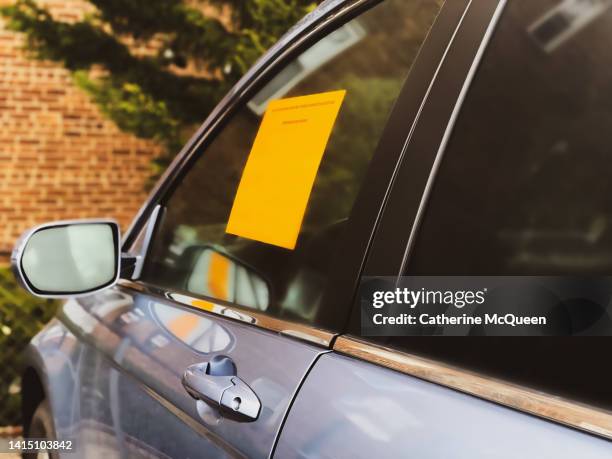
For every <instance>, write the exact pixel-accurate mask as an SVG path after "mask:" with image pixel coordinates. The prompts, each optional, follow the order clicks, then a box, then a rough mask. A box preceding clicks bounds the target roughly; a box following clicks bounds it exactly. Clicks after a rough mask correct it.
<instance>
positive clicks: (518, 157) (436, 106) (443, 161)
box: [276, 0, 612, 458]
mask: <svg viewBox="0 0 612 459" xmlns="http://www.w3.org/2000/svg"><path fill="white" fill-rule="evenodd" d="M579 3H580V2H577V3H576V2H529V1H524V0H514V1H509V2H499V3H497V2H478V1H474V2H472V4H471V6H470V8H469V9H468V11H467V13H466V15H465V17H464V19H463V21H462V24H461V25H460V26H459V28H458V30H457V34H456V36H455V39H454V40H453V43H452V44H451V46H450V47H449V50H448V52H447V53H446V57H445V59H444V62H443V64H442V66H441V68H440V71H439V73H438V75H437V78H436V80H435V81H434V82H433V84H432V91H431V94H430V96H429V100H428V102H427V103H426V105H425V106H424V107H423V110H422V113H421V116H420V118H419V120H418V123H417V126H416V128H415V130H414V133H413V135H412V138H411V139H410V141H409V143H408V146H407V148H406V153H405V155H404V157H403V162H402V165H401V166H400V171H399V172H398V174H397V178H396V181H395V184H394V186H393V190H392V192H391V195H390V197H389V200H388V201H387V203H386V206H385V210H384V215H383V217H382V218H381V222H380V224H379V226H378V229H377V232H376V234H375V236H374V239H373V243H372V246H371V248H370V253H369V255H368V260H367V263H366V265H365V268H364V272H363V275H364V277H367V276H393V278H394V279H396V278H397V277H398V276H399V275H403V276H483V275H489V276H499V275H505V276H513V275H521V276H535V275H538V276H543V275H567V276H608V275H609V264H610V257H609V255H608V254H609V252H608V250H610V245H609V244H610V239H609V237H608V231H607V230H608V223H607V222H608V220H609V218H610V217H609V215H610V210H611V209H610V206H609V200H608V199H607V196H608V195H609V193H608V191H609V190H608V188H609V180H608V178H607V176H608V170H609V168H610V165H611V163H610V156H609V154H608V151H609V148H608V146H609V144H610V139H609V137H610V134H609V130H608V129H607V126H608V119H609V116H610V106H609V104H607V102H606V101H607V100H608V99H607V97H606V96H605V95H606V94H609V93H610V91H611V90H612V85H611V84H610V79H609V78H608V73H609V72H608V70H609V67H610V66H609V60H610V57H609V56H610V55H609V53H608V52H607V51H604V48H605V47H606V46H607V45H606V43H607V40H609V37H610V30H612V29H611V27H610V25H611V22H612V12H611V11H610V10H609V9H608V8H603V9H593V8H592V7H593V6H594V5H595V4H593V3H586V2H585V3H582V4H581V5H580V6H579V7H578V8H577V9H576V10H572V11H573V14H571V15H570V14H568V11H569V10H568V9H571V7H572V6H575V5H577V4H579ZM472 8H477V10H472ZM470 10H471V11H472V12H473V13H475V14H472V13H471V12H470ZM476 11H477V13H476ZM560 18H562V19H563V20H560ZM549 21H551V22H549ZM576 21H580V24H581V27H577V24H578V22H576ZM604 37H607V39H604ZM604 56H605V57H604ZM449 96H451V97H449ZM444 100H446V104H444ZM570 107H571V108H570ZM417 162H418V163H419V164H420V165H418V164H417ZM595 222H600V223H598V224H595ZM589 235H590V236H589ZM600 280H601V277H600ZM602 285H603V284H599V285H598V293H599V294H601V295H603V297H604V298H607V297H606V295H608V291H607V290H606V289H605V288H601V286H602ZM574 300H575V301H574V302H571V301H569V302H567V304H566V305H565V306H566V307H567V309H566V310H565V313H566V317H565V318H564V319H565V320H563V321H560V323H558V324H555V327H551V328H547V329H543V330H539V331H540V333H541V334H542V335H556V336H532V337H527V336H514V337H513V336H491V335H496V334H511V333H512V332H511V331H508V329H505V330H502V333H500V330H499V329H487V328H484V329H483V328H482V327H478V326H473V327H467V329H466V330H465V331H464V332H463V333H462V334H465V335H468V336H453V337H451V336H433V335H445V334H450V333H448V330H445V328H444V327H443V326H438V327H430V328H428V329H427V328H423V329H416V330H410V331H407V332H406V333H405V335H407V336H384V337H372V336H367V333H364V329H363V328H362V323H364V321H362V320H363V319H362V316H361V313H362V310H361V305H360V304H355V307H354V310H353V314H352V317H351V322H350V325H349V327H348V330H347V333H346V334H344V335H342V336H340V337H338V338H337V339H336V340H335V342H334V346H333V349H334V352H332V353H328V354H326V355H324V356H322V357H321V358H320V359H318V360H317V362H316V363H315V366H314V367H313V369H312V370H311V371H310V373H309V374H308V377H307V379H306V381H305V382H304V384H303V386H302V388H301V390H300V392H299V394H298V396H297V398H296V400H295V402H294V404H293V405H292V409H291V412H290V414H289V416H288V419H287V421H286V423H285V426H284V428H283V431H282V434H281V438H280V440H279V443H278V446H277V449H276V454H277V456H278V457H283V458H292V457H334V458H338V457H351V458H353V457H357V458H360V457H363V458H367V457H374V456H375V457H419V458H438V457H466V458H468V457H469V458H474V457H476V458H479V457H496V458H506V457H507V458H514V457H534V458H535V457H537V458H573V457H581V458H586V457H588V458H605V457H610V455H611V453H612V444H611V443H610V439H611V438H612V413H611V410H612V399H611V392H610V387H611V383H612V374H611V372H610V366H609V365H608V364H607V353H606V352H605V351H602V350H604V349H608V348H609V336H610V334H611V333H612V323H611V321H610V314H609V313H610V311H609V301H607V302H606V301H604V302H603V303H602V304H596V303H591V302H587V301H578V300H579V299H578V298H576V299H574ZM576 305H579V306H580V310H579V311H577V310H576V309H575V308H574V309H572V308H573V306H576ZM516 306H517V307H519V306H520V305H519V304H516ZM559 325H562V326H559ZM365 331H366V332H367V331H368V329H367V327H366V328H365ZM515 333H517V332H515ZM453 334H455V335H456V334H458V333H457V331H454V333H453ZM411 335H419V336H411ZM483 335H488V336H483ZM558 335H564V336H558ZM570 335H574V336H570ZM580 335H593V336H590V337H589V338H585V337H582V336H580ZM324 400H325V401H327V402H328V404H327V405H326V408H325V409H324V410H319V409H317V408H316V407H318V406H320V404H321V403H323V401H324ZM347 438H351V439H352V441H351V442H350V443H347V442H346V441H345V440H346V439H347Z"/></svg>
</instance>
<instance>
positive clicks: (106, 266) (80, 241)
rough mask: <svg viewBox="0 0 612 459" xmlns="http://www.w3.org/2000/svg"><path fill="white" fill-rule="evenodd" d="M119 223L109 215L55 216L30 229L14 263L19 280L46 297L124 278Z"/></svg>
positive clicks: (103, 285) (92, 288) (87, 289)
mask: <svg viewBox="0 0 612 459" xmlns="http://www.w3.org/2000/svg"><path fill="white" fill-rule="evenodd" d="M119 244H120V236H119V225H117V223H116V222H114V221H110V220H109V221H106V220H76V221H64V222H53V223H47V224H44V225H41V226H38V227H36V228H34V229H31V230H30V231H27V232H26V233H25V234H24V235H23V236H22V237H21V238H20V239H19V241H18V242H17V244H16V245H15V249H14V250H13V253H12V255H11V264H12V267H13V272H14V273H15V277H16V278H17V280H18V281H19V282H20V283H21V284H22V285H23V286H24V287H25V288H26V289H27V290H28V291H29V292H30V293H32V294H34V295H36V296H40V297H45V298H56V297H63V296H71V295H80V294H86V293H93V292H96V291H98V290H102V289H104V288H106V287H110V286H111V285H113V284H114V283H115V282H117V279H118V278H119V270H120V258H121V257H120V254H121V251H120V247H119Z"/></svg>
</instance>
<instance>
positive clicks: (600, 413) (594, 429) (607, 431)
mask: <svg viewBox="0 0 612 459" xmlns="http://www.w3.org/2000/svg"><path fill="white" fill-rule="evenodd" d="M333 350H334V351H336V352H339V353H342V354H345V355H348V356H350V357H355V358H357V359H360V360H363V361H367V362H370V363H374V364H376V365H380V366H383V367H386V368H389V369H392V370H395V371H399V372H400V373H404V374H407V375H410V376H414V377H416V378H419V379H422V380H425V381H427V382H431V383H434V384H438V385H440V386H444V387H447V388H450V389H453V390H456V391H459V392H463V393H465V394H469V395H473V396H475V397H478V398H481V399H484V400H487V401H490V402H494V403H497V404H499V405H503V406H506V407H508V408H512V409H515V410H517V411H521V412H523V413H528V414H531V415H533V416H537V417H540V418H543V419H546V420H549V421H553V422H556V423H559V424H563V425H565V426H568V427H572V428H575V429H579V430H582V431H584V432H588V433H591V434H595V435H598V436H600V437H604V438H607V439H611V440H612V412H609V411H606V410H602V409H599V408H596V407H593V406H588V405H584V404H581V403H578V402H574V401H572V400H568V399H565V398H561V397H557V396H554V395H550V394H547V393H545V392H539V391H536V390H533V389H529V388H526V387H522V386H519V385H515V384H512V383H509V382H505V381H502V380H499V379H495V378H491V377H488V376H483V375H480V374H478V373H473V372H470V371H466V370H462V369H460V368H457V367H453V366H451V365H447V364H444V363H441V362H438V361H435V360H431V359H428V358H424V357H419V356H416V355H413V354H409V353H405V352H401V351H397V350H395V349H391V348H387V347H384V346H380V345H375V344H371V343H367V342H365V341H362V340H360V339H357V338H354V337H351V336H344V335H343V336H340V337H338V338H337V339H336V341H335V343H334V347H333Z"/></svg>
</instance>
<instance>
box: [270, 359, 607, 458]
mask: <svg viewBox="0 0 612 459" xmlns="http://www.w3.org/2000/svg"><path fill="white" fill-rule="evenodd" d="M611 448H612V445H611V443H610V442H608V441H606V440H604V439H601V438H598V437H595V436H592V435H589V434H586V433H582V432H578V431H575V430H573V429H570V428H568V427H564V426H561V425H558V424H555V423H552V422H548V421H545V420H542V419H539V418H536V417H533V416H530V415H528V414H524V413H521V412H518V411H514V410H512V409H510V408H505V407H502V406H500V405H497V404H495V403H490V402H487V401H484V400H481V399H478V398H476V397H472V396H470V395H467V394H463V393H461V392H457V391H454V390H451V389H448V388H445V387H442V386H438V385H436V384H431V383H428V382H426V381H423V380H420V379H417V378H414V377H412V376H408V375H405V374H402V373H398V372H395V371H393V370H389V369H385V368H382V367H379V366H377V365H374V364H371V363H368V362H363V361H360V360H357V359H353V358H351V357H347V356H344V355H341V354H337V353H332V354H327V355H324V356H322V357H321V358H320V359H319V360H318V361H317V364H316V365H315V366H314V368H313V369H312V371H311V372H310V374H309V375H308V378H307V379H306V381H305V383H304V385H303V387H302V389H301V390H300V392H299V395H298V397H297V399H296V400H295V402H294V404H293V406H292V408H291V412H290V414H289V416H288V418H287V422H286V424H285V427H284V428H283V432H282V434H281V437H280V439H279V443H278V446H277V448H276V450H275V457H279V458H314V457H316V458H332V457H333V458H364V459H365V458H372V457H377V458H396V457H418V458H423V459H425V458H441V457H453V458H474V457H495V458H500V459H501V458H508V459H510V458H516V457H525V458H526V457H533V458H551V459H553V458H559V457H580V458H581V459H585V458H590V459H595V458H598V459H599V458H601V459H603V458H608V457H610V453H611V451H612V449H611Z"/></svg>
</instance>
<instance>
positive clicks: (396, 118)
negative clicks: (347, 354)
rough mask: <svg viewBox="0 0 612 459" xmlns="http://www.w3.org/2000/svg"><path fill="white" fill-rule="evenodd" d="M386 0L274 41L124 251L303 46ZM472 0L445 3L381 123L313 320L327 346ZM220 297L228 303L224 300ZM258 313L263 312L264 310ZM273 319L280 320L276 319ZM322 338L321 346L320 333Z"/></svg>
mask: <svg viewBox="0 0 612 459" xmlns="http://www.w3.org/2000/svg"><path fill="white" fill-rule="evenodd" d="M382 1H384V0H354V1H343V0H338V1H330V2H328V3H327V4H324V5H323V7H322V9H321V8H319V9H318V10H315V12H314V13H313V14H311V15H309V16H307V17H306V18H304V20H303V21H302V22H301V23H298V25H296V26H295V27H294V28H293V29H292V30H291V31H289V32H288V34H287V35H286V36H285V37H283V38H282V39H281V41H280V42H279V43H278V44H277V45H275V46H274V47H272V48H271V49H270V51H268V53H266V55H264V57H262V58H261V59H260V61H259V62H258V63H256V64H255V65H254V66H253V67H252V68H251V70H250V71H249V72H248V73H247V74H246V75H245V76H244V77H243V78H242V79H241V80H240V81H239V82H238V83H237V85H236V86H235V87H234V88H233V89H232V90H231V91H230V92H229V93H228V94H227V95H226V97H225V98H224V99H223V100H222V101H221V102H220V103H219V105H218V106H217V107H216V108H215V109H214V110H213V111H212V112H211V114H210V115H209V117H208V118H207V119H206V121H205V122H204V123H203V124H202V126H201V127H200V128H199V129H198V131H197V132H196V133H195V134H194V135H193V137H192V138H191V139H190V140H189V142H188V143H187V144H186V145H185V146H184V147H183V149H182V150H181V152H180V153H179V154H178V155H177V157H176V158H175V160H174V161H173V162H172V164H171V165H170V167H169V168H168V170H167V171H166V173H165V174H164V175H163V176H162V178H161V179H160V180H159V181H158V183H157V185H156V187H155V188H154V189H153V191H152V192H151V194H150V196H149V198H148V199H147V201H146V202H145V204H144V205H143V206H142V208H141V210H140V211H139V213H138V215H137V216H136V218H135V219H134V222H133V224H132V226H131V227H130V228H129V230H128V232H127V233H126V236H125V238H124V240H123V251H124V252H129V251H130V248H131V247H132V246H133V244H134V243H135V241H136V240H137V238H138V235H139V234H140V232H141V231H142V230H143V228H145V227H146V224H147V222H148V219H149V215H151V213H152V212H153V210H154V208H155V207H156V206H158V205H160V206H162V207H164V205H165V203H166V201H167V200H168V198H169V197H170V196H171V195H172V193H173V191H174V189H175V188H176V187H177V186H179V184H180V183H181V180H182V178H183V177H184V176H185V174H186V173H187V172H188V171H189V170H190V169H191V167H192V166H193V164H195V162H196V161H197V160H198V159H199V154H198V152H202V154H205V152H206V150H207V148H208V146H209V145H210V143H211V142H212V141H213V140H214V139H215V138H216V136H217V135H218V133H219V132H221V130H222V129H223V128H224V127H225V126H226V124H227V123H228V122H229V121H230V120H231V119H232V118H233V116H234V114H235V113H236V112H237V111H238V110H240V109H241V108H242V107H243V106H244V104H245V103H246V102H247V101H248V100H249V99H250V98H251V97H252V96H253V95H254V94H256V93H257V91H259V89H261V88H262V87H263V86H264V85H265V84H266V83H267V82H268V81H270V79H271V78H273V77H274V76H275V75H276V74H277V72H278V71H280V70H282V69H283V68H284V67H285V65H286V64H287V63H289V62H291V60H293V59H294V58H295V57H296V56H298V55H299V54H300V53H301V52H302V51H304V50H305V49H306V48H308V47H309V46H311V45H312V44H314V43H316V42H317V41H319V40H320V39H321V38H323V37H325V36H327V35H328V34H330V33H331V32H333V31H334V30H336V29H337V28H338V27H340V26H342V25H343V24H345V23H346V22H348V21H350V20H351V19H354V18H355V17H358V16H359V15H361V14H362V13H364V12H366V11H368V10H369V9H370V8H372V7H374V6H376V5H377V4H379V3H382ZM471 1H472V0H460V1H446V2H445V3H444V4H443V5H442V6H441V8H440V11H439V13H438V15H437V17H436V19H435V21H434V24H433V26H432V28H431V29H430V32H429V33H428V36H427V37H426V39H425V41H424V43H423V44H422V45H421V48H420V51H419V53H418V55H417V57H416V59H415V61H414V62H413V64H412V66H411V69H410V71H409V72H408V74H407V80H405V82H404V84H403V85H402V88H401V90H400V93H399V95H398V98H397V99H396V101H395V104H394V106H393V109H392V111H391V114H390V116H389V119H388V120H387V123H386V125H385V127H384V129H383V133H382V136H381V138H380V139H379V142H378V146H377V148H376V149H375V152H374V154H373V159H372V160H371V162H370V165H369V166H368V169H367V173H366V177H365V180H364V184H363V186H362V188H361V190H360V192H359V193H358V196H357V198H356V200H355V203H354V205H353V210H352V212H351V215H350V216H349V226H348V228H347V231H346V237H345V238H344V239H343V241H342V246H341V247H340V248H339V250H338V252H339V253H343V254H344V255H345V256H343V257H336V259H335V261H334V262H333V264H332V268H331V270H330V272H332V273H335V274H334V275H333V276H332V278H331V280H330V283H329V285H330V286H333V288H331V287H330V288H327V289H326V291H325V292H324V294H323V301H322V305H321V311H323V313H322V314H321V317H318V319H320V320H317V322H318V323H320V322H324V323H325V325H324V326H323V327H322V326H319V325H313V326H309V327H310V328H312V329H313V330H320V329H322V328H323V329H325V330H330V334H329V336H327V338H326V339H325V340H323V341H325V343H324V345H326V346H330V345H331V344H332V342H333V339H334V338H335V336H337V335H338V334H339V333H340V332H342V331H343V330H344V329H345V327H346V325H347V322H348V319H349V316H350V313H351V308H352V300H353V297H354V294H355V291H356V287H357V285H358V282H359V278H360V274H361V271H362V268H363V264H364V262H365V259H366V254H367V251H368V248H369V245H370V242H371V240H372V237H373V234H374V231H375V229H376V225H377V223H378V219H379V216H380V212H381V209H382V208H383V207H384V203H385V200H386V198H387V196H388V193H389V189H390V187H391V184H392V182H393V179H394V177H395V174H396V172H397V165H398V162H399V161H400V158H401V157H402V155H403V151H404V146H405V144H406V142H407V139H408V138H409V137H410V133H411V132H412V128H413V124H414V122H415V120H416V119H418V117H419V115H420V111H421V108H422V105H423V103H424V101H425V100H426V99H427V96H428V94H429V89H430V87H431V82H432V80H433V79H434V78H435V76H436V73H437V71H438V68H439V63H440V61H441V60H442V59H443V58H444V55H445V52H446V50H447V49H448V46H449V41H450V40H451V38H452V36H453V34H454V32H455V30H456V28H457V26H458V24H459V23H460V21H461V19H462V17H463V15H464V13H465V11H466V8H467V6H468V5H469V4H470V3H471ZM153 237H155V234H153ZM122 284H123V285H124V286H128V287H131V288H137V289H146V290H147V291H150V292H152V293H155V294H159V295H163V296H168V292H166V291H165V290H164V289H161V288H159V287H157V286H155V285H149V284H147V283H145V282H142V281H138V280H136V281H129V282H122ZM219 303H220V304H221V303H223V302H221V301H219ZM231 307H232V308H235V309H236V310H238V311H240V312H242V313H247V314H251V313H252V312H253V311H251V310H249V309H248V308H242V307H239V306H237V305H231ZM257 315H258V316H260V314H257ZM271 319H274V320H276V321H278V320H279V319H276V318H274V317H271ZM264 322H267V321H264V320H257V321H255V324H256V325H257V324H260V325H261V326H262V327H263V328H267V327H266V326H265V324H264ZM300 327H304V325H301V326H300ZM277 331H278V330H277ZM318 343H319V344H321V340H320V339H319V340H318Z"/></svg>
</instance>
